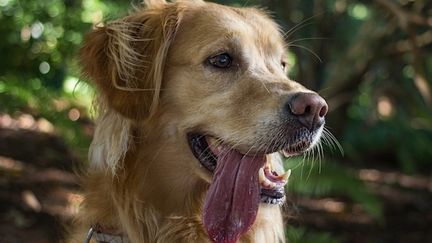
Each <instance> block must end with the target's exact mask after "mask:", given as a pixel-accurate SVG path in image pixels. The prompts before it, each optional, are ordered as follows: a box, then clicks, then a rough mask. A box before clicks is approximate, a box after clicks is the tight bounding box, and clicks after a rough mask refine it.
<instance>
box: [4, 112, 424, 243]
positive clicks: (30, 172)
mask: <svg viewBox="0 0 432 243" xmlns="http://www.w3.org/2000/svg"><path fill="white" fill-rule="evenodd" d="M0 118H1V117H0ZM42 130H43V129H42ZM42 130H41V129H38V127H37V126H36V127H25V128H23V127H22V126H19V124H18V125H16V126H10V124H9V126H8V127H6V126H4V124H3V126H2V123H1V119H0V243H9V242H11V243H20V242H33V243H45V242H47V243H48V242H59V241H61V239H62V237H63V235H64V233H65V232H66V231H67V230H68V227H69V226H70V223H71V220H72V217H73V215H74V214H75V213H76V211H77V207H78V205H79V203H80V201H81V200H82V196H81V194H80V188H79V180H78V177H77V176H76V173H75V171H76V170H77V168H79V167H80V165H81V161H79V160H78V159H77V156H76V155H74V153H73V152H72V151H71V150H70V149H69V148H68V147H67V146H66V145H65V143H64V141H62V139H61V138H59V137H58V136H56V135H55V134H54V133H47V132H44V131H42ZM359 177H360V178H361V179H362V180H364V181H366V182H367V183H368V185H369V186H370V188H371V190H373V191H374V192H375V193H376V194H377V195H378V196H379V197H380V198H382V200H383V203H384V207H383V208H384V218H383V220H381V221H379V222H378V221H376V220H374V219H372V218H370V217H369V216H368V215H367V214H365V213H364V212H363V210H361V209H359V206H358V205H355V204H353V203H352V202H350V201H349V199H347V198H306V197H300V196H296V195H288V198H289V200H288V202H287V204H288V205H287V208H288V210H287V215H290V216H289V217H288V216H287V221H288V223H289V225H292V226H304V227H307V228H308V229H313V230H316V231H319V232H328V233H330V234H332V235H333V236H336V237H337V238H338V239H339V240H340V241H341V242H353V243H357V242H358V243H365V242H368V243H369V242H371V243H374V242H377V243H378V242H388V243H397V242H406V243H416V242H418V243H426V242H432V228H431V225H432V193H431V192H432V179H431V178H427V177H424V176H423V177H422V176H408V175H403V174H400V173H398V172H392V171H385V172H384V171H380V170H377V169H374V168H371V169H367V170H365V169H363V170H362V171H359ZM83 239H84V236H83Z"/></svg>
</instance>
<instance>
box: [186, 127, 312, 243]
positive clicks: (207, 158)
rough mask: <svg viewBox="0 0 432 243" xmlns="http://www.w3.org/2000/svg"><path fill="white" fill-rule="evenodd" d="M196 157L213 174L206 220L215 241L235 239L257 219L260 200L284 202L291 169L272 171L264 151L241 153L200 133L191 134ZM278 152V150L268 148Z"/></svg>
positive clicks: (298, 147) (302, 145)
mask: <svg viewBox="0 0 432 243" xmlns="http://www.w3.org/2000/svg"><path fill="white" fill-rule="evenodd" d="M188 141H189V145H190V148H191V150H192V152H193V154H194V156H195V157H196V158H197V159H198V161H199V162H200V163H201V165H202V166H203V167H204V168H206V169H207V170H208V171H209V172H211V173H213V179H212V183H211V184H210V187H209V190H208V192H207V194H206V198H205V203H204V208H203V223H204V226H205V228H206V230H207V232H208V234H209V236H210V238H211V239H212V240H213V241H215V242H236V241H237V240H238V239H239V238H240V236H241V235H242V234H243V233H245V232H246V231H248V230H249V229H250V227H251V226H252V224H253V222H254V221H255V218H256V215H257V212H258V207H259V203H260V202H261V203H266V204H282V203H283V202H284V201H285V190H284V186H285V184H286V183H287V182H288V177H289V176H290V173H291V171H290V170H289V171H287V172H285V173H283V174H282V173H281V174H279V173H278V172H276V170H273V168H272V163H271V162H270V161H268V157H269V156H268V154H266V153H264V152H259V151H255V152H247V153H242V152H240V151H239V150H237V149H235V148H233V147H232V146H230V145H229V144H226V143H223V142H220V141H219V140H218V139H217V138H215V137H213V136H209V135H203V134H200V133H190V134H188ZM311 143H312V142H310V141H309V140H301V141H298V142H296V143H293V144H290V145H288V146H285V147H284V148H283V149H282V150H280V151H279V152H282V153H283V154H284V155H285V156H291V155H294V154H299V153H302V152H304V151H306V150H307V149H308V148H309V147H310V145H311ZM268 152H276V151H268Z"/></svg>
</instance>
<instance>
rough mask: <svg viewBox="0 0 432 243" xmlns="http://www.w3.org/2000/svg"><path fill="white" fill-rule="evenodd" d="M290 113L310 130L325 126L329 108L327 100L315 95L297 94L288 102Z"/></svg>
mask: <svg viewBox="0 0 432 243" xmlns="http://www.w3.org/2000/svg"><path fill="white" fill-rule="evenodd" d="M288 105H289V112H290V113H291V114H292V115H294V116H295V117H296V118H297V119H298V121H299V122H300V123H301V124H302V125H304V126H305V127H306V128H308V129H309V130H313V129H315V128H318V127H320V126H321V125H322V124H324V116H325V115H326V114H327V111H328V106H327V103H326V102H325V100H324V99H323V98H322V97H321V96H319V95H317V94H315V93H303V92H300V93H296V94H294V95H293V96H292V97H291V99H290V100H289V101H288Z"/></svg>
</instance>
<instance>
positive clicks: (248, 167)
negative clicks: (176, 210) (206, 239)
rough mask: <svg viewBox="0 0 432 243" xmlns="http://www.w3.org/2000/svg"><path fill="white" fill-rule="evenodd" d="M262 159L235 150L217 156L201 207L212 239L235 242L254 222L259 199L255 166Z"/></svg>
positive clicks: (263, 158)
mask: <svg viewBox="0 0 432 243" xmlns="http://www.w3.org/2000/svg"><path fill="white" fill-rule="evenodd" d="M264 162H265V157H264V156H256V157H253V156H244V155H242V154H240V153H239V152H237V151H234V150H230V151H228V152H227V153H226V154H225V153H222V154H221V155H220V156H219V158H218V161H217V166H216V170H215V172H214V176H213V182H212V183H211V185H210V188H209V190H208V192H207V195H206V198H205V203H204V209H203V219H204V227H205V228H206V230H207V233H208V235H209V236H210V239H211V240H213V241H214V242H217V243H234V242H236V241H237V240H238V239H239V238H240V236H241V235H242V234H244V233H245V232H246V231H248V230H249V229H250V227H251V226H252V224H253V223H254V221H255V218H256V215H257V212H258V206H259V201H260V198H259V196H260V195H259V181H258V170H259V168H260V167H262V166H263V164H264Z"/></svg>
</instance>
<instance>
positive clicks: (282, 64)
mask: <svg viewBox="0 0 432 243" xmlns="http://www.w3.org/2000/svg"><path fill="white" fill-rule="evenodd" d="M281 66H282V69H283V70H285V68H286V66H287V63H286V62H285V61H282V62H281Z"/></svg>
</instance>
